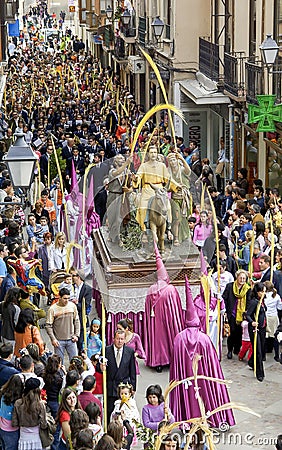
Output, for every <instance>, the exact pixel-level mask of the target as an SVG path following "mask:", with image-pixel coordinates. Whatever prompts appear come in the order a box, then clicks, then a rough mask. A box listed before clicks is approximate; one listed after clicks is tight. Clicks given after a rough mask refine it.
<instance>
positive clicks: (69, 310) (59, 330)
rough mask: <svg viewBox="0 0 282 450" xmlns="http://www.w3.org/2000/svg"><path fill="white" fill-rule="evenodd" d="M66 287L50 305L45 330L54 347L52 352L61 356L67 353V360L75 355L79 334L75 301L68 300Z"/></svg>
mask: <svg viewBox="0 0 282 450" xmlns="http://www.w3.org/2000/svg"><path fill="white" fill-rule="evenodd" d="M69 298H70V293H69V290H68V289H66V288H62V289H60V291H59V300H58V302H57V303H55V304H53V305H51V306H50V308H49V311H48V313H47V319H46V331H47V333H48V335H49V337H50V339H51V342H52V345H53V347H54V353H55V354H56V355H58V356H60V357H61V358H62V363H64V353H65V351H66V352H67V354H68V357H69V360H71V359H72V358H73V357H74V356H76V355H77V341H78V339H79V336H80V321H79V316H78V312H77V307H76V305H75V303H73V302H70V301H69Z"/></svg>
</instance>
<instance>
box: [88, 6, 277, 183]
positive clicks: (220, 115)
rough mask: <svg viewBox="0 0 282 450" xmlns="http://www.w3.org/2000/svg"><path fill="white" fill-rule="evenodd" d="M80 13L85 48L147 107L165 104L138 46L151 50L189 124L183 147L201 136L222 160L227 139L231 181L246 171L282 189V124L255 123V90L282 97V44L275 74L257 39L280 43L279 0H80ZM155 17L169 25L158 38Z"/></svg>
mask: <svg viewBox="0 0 282 450" xmlns="http://www.w3.org/2000/svg"><path fill="white" fill-rule="evenodd" d="M111 11H112V13H111V14H109V12H111ZM125 12H126V15H128V13H129V15H130V19H129V21H128V20H127V21H126V22H127V23H124V22H125V21H124V20H123V15H124V13H125ZM79 17H80V35H82V36H83V38H84V39H85V40H86V41H87V45H88V48H89V49H90V50H91V51H92V52H93V53H94V55H95V56H96V57H97V58H99V59H100V61H101V63H102V65H103V66H104V67H106V66H107V65H111V66H113V67H114V68H115V70H116V71H117V73H119V74H120V77H121V80H122V82H123V83H125V84H127V85H128V86H129V88H130V90H131V92H132V93H133V92H134V95H135V97H136V99H137V102H138V103H141V104H143V105H144V106H145V108H146V109H148V108H149V107H152V106H153V105H155V104H157V103H160V102H162V101H163V98H162V93H161V90H160V89H159V84H158V82H157V80H156V77H155V74H154V72H153V70H152V68H151V67H150V66H149V64H148V63H147V61H145V60H144V58H143V57H142V54H141V52H140V48H143V49H144V50H145V51H146V52H148V53H149V54H150V55H151V56H152V58H153V60H154V62H155V63H156V64H157V66H158V68H159V71H160V74H161V77H162V80H163V83H164V85H165V88H166V92H167V95H168V98H169V101H170V102H171V103H173V104H175V105H176V106H178V107H179V108H180V109H181V110H182V111H183V112H184V115H185V119H186V123H182V122H181V121H179V120H178V119H177V118H176V119H175V128H176V133H177V135H180V136H183V137H184V142H185V145H186V146H188V145H189V141H190V140H192V139H193V140H196V141H197V143H198V145H199V147H200V149H201V156H202V157H208V158H209V159H210V161H211V163H212V164H214V165H215V164H216V160H217V155H218V150H219V141H220V138H221V137H223V139H224V142H225V149H226V156H227V158H228V159H229V164H227V165H226V174H225V175H226V177H228V178H236V177H237V170H238V168H240V167H247V169H248V172H249V179H250V180H252V179H253V178H258V177H259V178H262V179H263V180H264V181H265V183H266V185H270V186H272V187H275V186H277V187H281V188H282V176H281V175H282V125H281V124H280V123H277V122H276V123H275V131H273V132H271V133H261V132H260V133H257V132H256V128H257V125H256V124H250V123H249V121H248V105H249V104H257V98H256V96H257V95H259V94H275V95H276V97H277V100H276V101H277V102H278V103H280V102H281V73H279V72H280V70H281V65H280V60H281V50H280V48H279V52H278V56H277V58H276V61H275V65H274V67H272V68H271V70H270V71H269V70H267V68H266V66H265V65H264V64H263V62H262V57H261V51H260V45H261V43H262V42H263V41H264V39H265V38H266V35H267V34H268V33H269V34H271V35H272V36H273V38H274V39H275V40H276V42H277V43H278V45H279V46H280V44H281V43H282V0H236V2H235V1H234V0H212V1H210V0H197V2H195V1H194V0H124V1H116V0H79ZM156 17H159V18H160V20H161V21H162V22H163V25H164V26H163V32H162V34H161V36H159V37H158V38H157V37H156V36H155V34H154V30H153V27H152V23H153V21H154V19H155V18H156ZM272 71H274V72H278V73H274V74H272V73H270V72H272ZM280 167H281V170H280ZM280 184H281V186H280ZM250 185H251V183H250Z"/></svg>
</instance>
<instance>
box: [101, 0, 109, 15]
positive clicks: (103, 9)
mask: <svg viewBox="0 0 282 450" xmlns="http://www.w3.org/2000/svg"><path fill="white" fill-rule="evenodd" d="M107 6H108V0H100V11H101V13H105V12H106V9H107Z"/></svg>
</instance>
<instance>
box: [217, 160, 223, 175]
mask: <svg viewBox="0 0 282 450" xmlns="http://www.w3.org/2000/svg"><path fill="white" fill-rule="evenodd" d="M223 171H224V162H219V163H217V165H216V168H215V173H216V175H221V174H222V173H223Z"/></svg>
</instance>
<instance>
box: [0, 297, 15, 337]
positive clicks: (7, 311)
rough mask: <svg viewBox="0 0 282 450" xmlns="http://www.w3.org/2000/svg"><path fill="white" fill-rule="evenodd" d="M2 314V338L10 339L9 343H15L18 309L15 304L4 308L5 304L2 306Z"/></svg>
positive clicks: (0, 311)
mask: <svg viewBox="0 0 282 450" xmlns="http://www.w3.org/2000/svg"><path fill="white" fill-rule="evenodd" d="M0 313H1V315H2V330H1V336H2V338H5V339H8V340H9V341H14V340H15V336H14V330H15V315H16V308H15V306H14V305H13V303H9V304H8V306H7V307H5V308H4V305H3V303H1V305H0Z"/></svg>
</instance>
